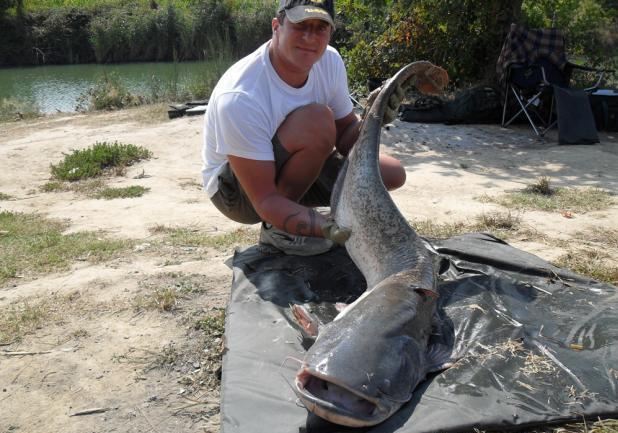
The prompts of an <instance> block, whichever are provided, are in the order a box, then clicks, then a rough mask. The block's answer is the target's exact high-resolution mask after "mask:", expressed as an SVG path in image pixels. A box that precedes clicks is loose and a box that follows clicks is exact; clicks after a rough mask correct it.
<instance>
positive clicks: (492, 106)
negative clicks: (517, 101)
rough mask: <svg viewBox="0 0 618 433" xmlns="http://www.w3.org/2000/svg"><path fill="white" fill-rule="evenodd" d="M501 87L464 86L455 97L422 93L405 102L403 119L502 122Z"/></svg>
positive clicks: (435, 121)
mask: <svg viewBox="0 0 618 433" xmlns="http://www.w3.org/2000/svg"><path fill="white" fill-rule="evenodd" d="M500 107H501V104H500V91H499V89H498V88H497V87H496V86H489V85H480V86H474V87H471V88H469V89H465V90H462V91H460V92H457V93H456V94H455V97H454V98H453V99H452V100H445V99H442V98H440V97H438V96H430V95H422V96H419V97H418V98H417V99H416V100H415V101H414V103H412V104H402V105H401V107H400V110H401V114H400V119H401V120H403V121H405V122H416V123H446V124H471V123H474V124H480V123H499V122H500Z"/></svg>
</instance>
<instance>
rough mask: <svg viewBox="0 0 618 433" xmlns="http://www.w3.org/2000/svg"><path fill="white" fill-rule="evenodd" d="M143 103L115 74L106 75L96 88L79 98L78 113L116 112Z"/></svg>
mask: <svg viewBox="0 0 618 433" xmlns="http://www.w3.org/2000/svg"><path fill="white" fill-rule="evenodd" d="M142 103H143V100H142V98H140V97H139V96H135V95H133V94H132V93H131V92H129V91H128V90H127V89H126V87H125V86H124V84H123V83H122V82H121V80H120V77H118V75H117V74H116V73H114V72H112V73H110V74H104V75H103V77H101V78H100V79H99V80H98V81H97V83H96V84H95V86H94V87H93V88H91V89H90V90H88V91H87V92H86V93H84V94H82V95H80V96H79V98H78V102H77V107H76V109H77V110H78V111H84V110H115V109H119V108H125V107H130V106H135V105H140V104H142Z"/></svg>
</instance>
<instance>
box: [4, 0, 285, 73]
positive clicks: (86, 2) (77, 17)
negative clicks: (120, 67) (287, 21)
mask: <svg viewBox="0 0 618 433" xmlns="http://www.w3.org/2000/svg"><path fill="white" fill-rule="evenodd" d="M6 1H7V0H4V2H6ZM1 6H2V4H0V28H2V29H3V31H2V32H0V66H3V65H21V64H35V65H36V64H65V63H85V62H94V61H96V62H99V63H104V62H105V63H108V62H128V61H183V60H199V59H212V58H216V57H217V56H219V55H220V54H221V52H222V50H226V49H228V48H231V50H229V51H228V52H229V53H230V54H231V55H233V56H234V57H238V56H240V55H244V54H246V53H248V52H250V51H251V50H253V49H255V48H256V47H257V46H259V45H260V44H261V43H263V42H264V41H266V40H267V39H268V38H269V37H270V20H271V19H272V17H273V16H274V12H275V3H273V2H266V1H262V0H257V1H254V0H250V1H246V2H243V1H240V0H227V1H221V0H185V1H180V2H176V1H174V2H172V1H167V2H160V4H159V3H157V2H156V1H151V0H133V1H130V2H123V1H119V0H106V1H103V2H95V1H91V0H53V1H51V2H43V1H38V0H33V1H30V2H27V4H26V5H25V11H24V10H23V9H22V13H21V14H17V13H11V11H14V10H15V6H14V5H13V4H11V5H10V9H8V12H6V11H5V13H4V14H3V13H2V9H1ZM221 42H223V44H221ZM226 44H227V45H226Z"/></svg>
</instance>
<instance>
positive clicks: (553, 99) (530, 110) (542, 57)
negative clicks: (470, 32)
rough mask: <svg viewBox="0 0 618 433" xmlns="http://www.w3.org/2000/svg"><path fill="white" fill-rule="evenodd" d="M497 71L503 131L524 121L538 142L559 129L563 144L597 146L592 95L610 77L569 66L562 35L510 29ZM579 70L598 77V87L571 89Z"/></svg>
mask: <svg viewBox="0 0 618 433" xmlns="http://www.w3.org/2000/svg"><path fill="white" fill-rule="evenodd" d="M496 69H497V74H498V80H499V82H500V84H501V85H502V86H503V90H504V106H503V111H502V126H503V127H506V126H509V125H510V124H511V123H512V122H513V121H515V120H516V119H518V118H520V116H521V115H524V116H525V118H526V119H527V120H528V122H529V123H530V126H532V129H533V130H534V132H535V133H536V134H537V135H538V136H544V135H545V133H546V132H547V131H548V130H549V129H550V128H552V127H554V126H555V125H556V124H558V135H559V141H560V142H561V143H565V144H567V143H598V141H599V140H598V134H597V131H596V127H595V123H594V118H593V115H592V110H591V108H590V102H589V100H588V93H589V92H592V91H594V90H595V89H597V88H598V86H599V85H600V83H601V80H602V79H603V74H604V73H605V72H607V71H602V70H598V69H594V68H590V67H587V66H579V65H575V64H573V63H571V62H569V61H568V60H567V59H566V54H565V40H564V34H563V32H562V31H561V30H558V29H554V28H551V29H526V28H524V27H523V26H520V25H517V24H511V30H510V32H509V34H508V35H507V37H506V40H505V41H504V45H503V46H502V52H501V53H500V57H499V58H498V62H497V67H496ZM576 70H579V71H586V72H593V73H594V74H595V76H596V77H595V83H594V84H593V85H592V86H590V87H587V88H585V89H572V88H569V83H570V79H571V75H572V73H573V72H574V71H576ZM511 98H513V99H511ZM508 111H511V114H510V118H509V119H508V120H507V112H508ZM513 111H515V113H514V114H513V113H512V112H513Z"/></svg>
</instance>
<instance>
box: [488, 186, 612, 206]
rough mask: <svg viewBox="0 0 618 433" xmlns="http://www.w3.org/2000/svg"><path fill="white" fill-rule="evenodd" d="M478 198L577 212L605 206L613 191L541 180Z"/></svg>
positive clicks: (506, 203) (503, 203) (504, 203)
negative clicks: (498, 194) (519, 188)
mask: <svg viewBox="0 0 618 433" xmlns="http://www.w3.org/2000/svg"><path fill="white" fill-rule="evenodd" d="M479 199H480V200H481V201H483V202H492V203H497V204H499V205H502V206H504V207H506V208H510V209H521V210H523V209H530V210H542V211H547V212H551V211H573V212H580V213H583V212H591V211H598V210H604V209H607V208H608V207H609V206H611V205H612V204H613V203H614V198H613V196H612V194H610V193H609V192H607V191H605V190H603V189H600V188H594V187H591V188H551V186H550V185H549V184H548V183H547V184H545V183H543V182H542V181H537V182H536V183H534V184H532V185H528V186H527V187H526V188H525V189H524V190H523V191H518V192H513V193H508V194H504V195H501V196H497V197H490V196H487V195H484V196H482V197H480V198H479Z"/></svg>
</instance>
